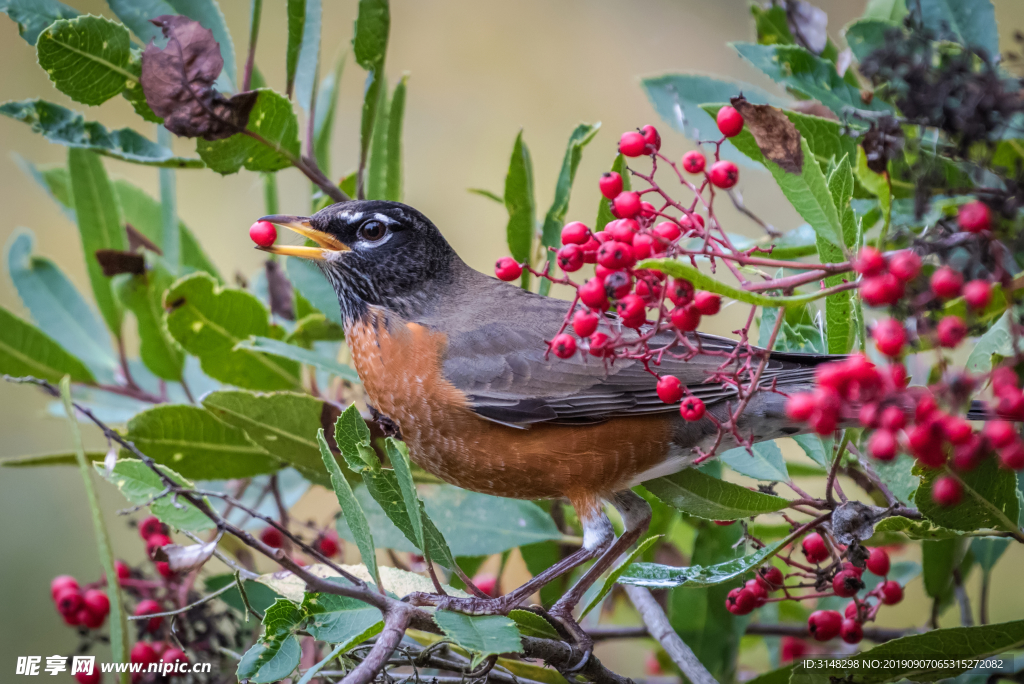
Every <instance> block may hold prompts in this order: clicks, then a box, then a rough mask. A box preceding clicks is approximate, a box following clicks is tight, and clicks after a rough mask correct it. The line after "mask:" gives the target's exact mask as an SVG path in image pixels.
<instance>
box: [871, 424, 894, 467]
mask: <svg viewBox="0 0 1024 684" xmlns="http://www.w3.org/2000/svg"><path fill="white" fill-rule="evenodd" d="M868 450H869V451H871V455H872V456H874V457H875V458H877V459H878V460H879V461H891V460H892V459H894V458H896V452H897V451H898V450H899V445H898V444H897V442H896V435H894V434H893V433H892V432H890V431H889V430H875V431H874V432H873V433H871V439H869V440H868Z"/></svg>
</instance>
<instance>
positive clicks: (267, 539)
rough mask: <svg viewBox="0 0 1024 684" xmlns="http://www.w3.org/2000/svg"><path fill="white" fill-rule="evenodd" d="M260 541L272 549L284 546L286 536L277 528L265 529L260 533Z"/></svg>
mask: <svg viewBox="0 0 1024 684" xmlns="http://www.w3.org/2000/svg"><path fill="white" fill-rule="evenodd" d="M260 541H261V542H263V543H264V544H266V545H267V546H269V547H270V548H272V549H279V548H281V547H282V546H284V535H283V534H281V530H279V529H277V528H276V527H264V528H263V529H262V530H261V531H260Z"/></svg>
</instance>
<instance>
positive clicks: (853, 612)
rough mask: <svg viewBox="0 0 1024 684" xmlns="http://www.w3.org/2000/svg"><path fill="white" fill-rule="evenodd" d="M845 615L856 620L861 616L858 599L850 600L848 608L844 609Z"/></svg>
mask: <svg viewBox="0 0 1024 684" xmlns="http://www.w3.org/2000/svg"><path fill="white" fill-rule="evenodd" d="M843 615H844V616H845V617H846V618H847V619H850V620H856V619H858V618H859V617H860V606H858V605H857V602H856V601H850V602H849V603H848V604H847V605H846V610H844V611H843Z"/></svg>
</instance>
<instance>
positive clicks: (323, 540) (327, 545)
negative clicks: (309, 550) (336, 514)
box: [313, 530, 341, 558]
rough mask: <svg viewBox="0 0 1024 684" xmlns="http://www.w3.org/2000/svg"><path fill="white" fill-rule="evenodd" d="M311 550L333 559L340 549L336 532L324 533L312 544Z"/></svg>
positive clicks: (328, 531)
mask: <svg viewBox="0 0 1024 684" xmlns="http://www.w3.org/2000/svg"><path fill="white" fill-rule="evenodd" d="M313 548H314V549H316V550H317V551H319V552H320V553H322V554H323V555H325V556H327V557H328V558H333V557H334V556H336V555H337V554H338V551H339V550H340V549H341V545H340V544H339V543H338V534H337V532H335V531H334V530H327V531H325V532H324V533H323V534H321V535H320V536H319V537H317V538H316V541H314V542H313Z"/></svg>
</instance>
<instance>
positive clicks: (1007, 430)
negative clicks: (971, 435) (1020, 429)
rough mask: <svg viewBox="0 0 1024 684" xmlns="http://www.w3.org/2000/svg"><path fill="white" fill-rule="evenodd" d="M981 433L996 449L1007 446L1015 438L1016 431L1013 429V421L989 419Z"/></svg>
mask: <svg viewBox="0 0 1024 684" xmlns="http://www.w3.org/2000/svg"><path fill="white" fill-rule="evenodd" d="M981 433H982V434H983V435H985V437H987V438H988V441H989V442H991V443H992V446H994V447H995V448H996V449H1002V448H1003V447H1005V446H1009V445H1010V444H1012V443H1013V442H1014V441H1016V439H1017V431H1016V430H1015V429H1014V427H1013V423H1010V422H1008V421H1005V420H990V421H989V422H987V423H985V427H983V428H982V429H981Z"/></svg>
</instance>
